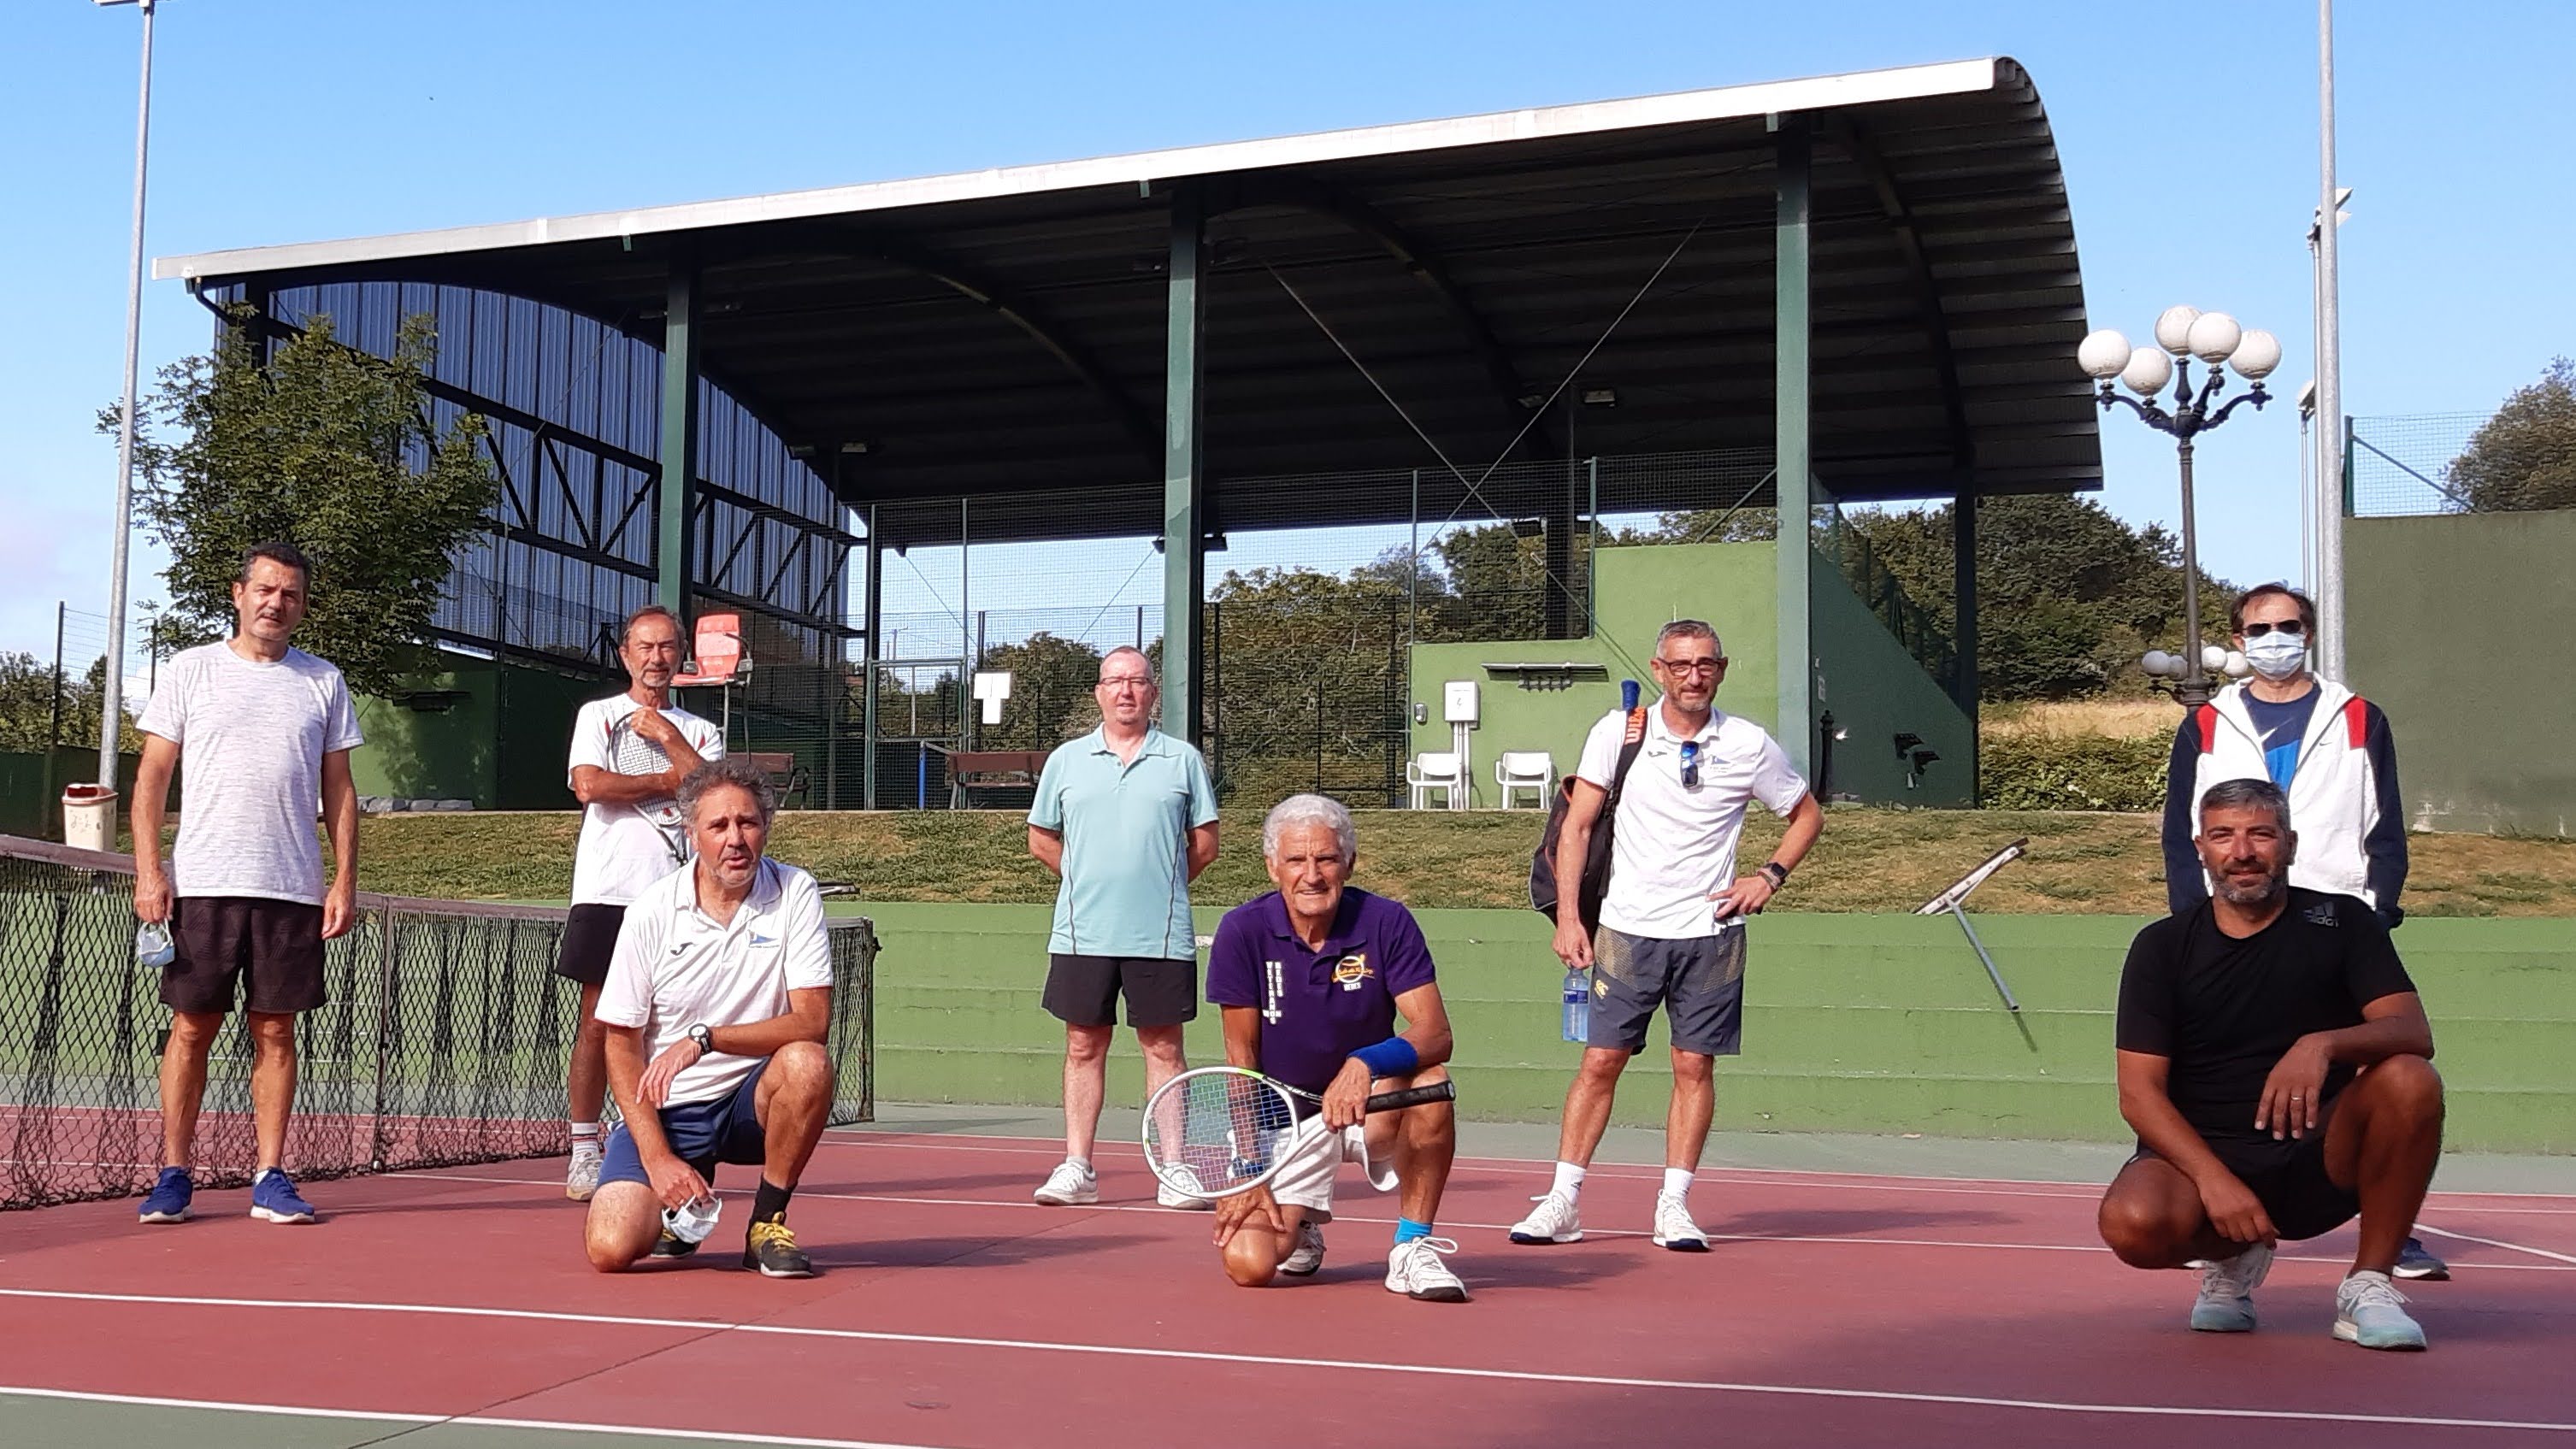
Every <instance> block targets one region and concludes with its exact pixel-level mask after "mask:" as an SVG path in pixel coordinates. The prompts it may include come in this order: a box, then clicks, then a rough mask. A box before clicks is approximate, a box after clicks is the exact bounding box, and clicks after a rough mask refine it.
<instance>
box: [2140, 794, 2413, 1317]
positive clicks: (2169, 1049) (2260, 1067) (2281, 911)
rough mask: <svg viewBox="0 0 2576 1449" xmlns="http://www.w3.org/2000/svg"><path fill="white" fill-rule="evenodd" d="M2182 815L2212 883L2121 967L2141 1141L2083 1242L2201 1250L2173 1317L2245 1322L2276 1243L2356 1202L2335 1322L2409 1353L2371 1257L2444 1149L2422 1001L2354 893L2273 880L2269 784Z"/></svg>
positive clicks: (2282, 832)
mask: <svg viewBox="0 0 2576 1449" xmlns="http://www.w3.org/2000/svg"><path fill="white" fill-rule="evenodd" d="M2200 817H2201V823H2200V834H2199V836H2198V837H2197V838H2196V841H2195V844H2197V846H2198V847H2199V850H2200V858H2201V862H2202V863H2203V864H2204V865H2205V866H2206V867H2207V868H2208V871H2209V877H2210V880H2211V883H2212V885H2213V887H2214V890H2213V893H2212V896H2211V898H2210V899H2209V900H2208V901H2207V902H2204V903H2203V904H2201V905H2200V906H2198V907H2196V908H2194V909H2193V910H2191V911H2188V912H2185V913H2183V914H2181V915H2176V916H2171V917H2168V918H2167V919H2165V920H2161V921H2158V922H2156V923H2155V924H2153V925H2151V926H2149V927H2147V928H2146V929H2145V930H2143V931H2140V932H2139V933H2138V937H2137V940H2136V941H2135V942H2134V943H2132V944H2131V946H2130V948H2129V961H2128V965H2127V966H2126V967H2124V968H2123V969H2122V971H2121V973H2120V1012H2119V1025H2118V1046H2119V1056H2118V1065H2119V1080H2120V1115H2121V1116H2123V1117H2125V1118H2127V1119H2128V1121H2129V1125H2130V1126H2131V1127H2134V1128H2135V1129H2137V1133H2138V1153H2137V1156H2135V1157H2133V1158H2131V1159H2130V1161H2129V1164H2128V1166H2126V1167H2124V1168H2122V1169H2121V1170H2120V1175H2119V1177H2118V1178H2116V1179H2114V1180H2113V1182H2112V1183H2111V1189H2110V1191H2109V1192H2108V1193H2106V1194H2104V1196H2103V1198H2102V1214H2101V1228H2102V1240H2103V1241H2104V1242H2105V1243H2107V1244H2109V1245H2110V1247H2111V1250H2112V1251H2113V1252H2115V1253H2117V1254H2119V1255H2120V1258H2121V1261H2123V1262H2126V1263H2128V1264H2129V1265H2130V1266H2132V1267H2138V1268H2180V1267H2187V1266H2195V1265H2196V1266H2198V1267H2199V1268H2200V1269H2201V1284H2200V1296H2199V1299H2198V1300H2197V1301H2196V1302H2195V1303H2194V1304H2193V1305H2192V1310H2191V1326H2192V1327H2193V1328H2195V1329H2199V1330H2201V1331H2203V1332H2208V1333H2242V1332H2244V1331H2246V1330H2248V1329H2251V1328H2252V1327H2253V1326H2254V1299H2253V1293H2254V1289H2255V1288H2256V1287H2257V1286H2258V1285H2260V1284H2261V1282H2262V1281H2263V1275H2264V1273H2265V1272H2266V1271H2267V1270H2268V1269H2269V1268H2270V1267H2271V1265H2272V1251H2273V1244H2274V1243H2275V1242H2277V1241H2279V1240H2280V1239H2284V1238H2288V1239H2294V1240H2295V1239H2300V1238H2312V1237H2315V1236H2317V1235H2318V1234H2320V1233H2325V1232H2330V1231H2332V1230H2333V1229H2335V1228H2338V1227H2340V1226H2342V1225H2343V1224H2344V1223H2345V1222H2347V1221H2349V1220H2350V1219H2351V1218H2352V1217H2353V1216H2354V1214H2355V1213H2358V1214H2359V1215H2360V1217H2361V1242H2360V1247H2359V1249H2358V1251H2357V1252H2356V1253H2355V1254H2354V1256H2353V1263H2352V1271H2351V1273H2350V1275H2349V1276H2347V1277H2346V1278H2345V1279H2344V1280H2343V1285H2342V1287H2341V1288H2340V1289H2338V1290H2337V1291H2336V1294H2335V1309H2336V1313H2335V1326H2334V1332H2335V1336H2336V1337H2337V1338H2340V1339H2344V1340H2346V1341H2347V1342H2352V1343H2358V1344H2360V1345H2362V1346H2363V1347H2365V1348H2422V1347H2423V1346H2424V1330H2423V1329H2422V1327H2420V1326H2419V1325H2418V1324H2417V1323H2416V1322H2415V1320H2414V1319H2413V1318H2411V1317H2409V1316H2408V1315H2407V1313H2406V1311H2405V1309H2404V1308H2403V1307H2402V1306H2401V1305H2402V1304H2404V1302H2405V1301H2406V1300H2405V1298H2404V1297H2403V1296H2402V1295H2400V1294H2399V1293H2398V1292H2397V1290H2396V1289H2395V1287H2393V1286H2392V1285H2391V1284H2390V1282H2389V1279H2388V1274H2389V1270H2390V1269H2391V1268H2393V1267H2394V1266H2395V1265H2396V1263H2397V1255H2398V1251H2399V1249H2400V1247H2401V1246H2402V1245H2403V1244H2404V1242H2405V1240H2406V1235H2407V1233H2408V1232H2409V1231H2411V1230H2412V1229H2413V1227H2414V1223H2415V1213H2416V1211H2417V1209H2419V1208H2421V1207H2422V1206H2423V1203H2424V1191H2425V1189H2426V1188H2427V1187H2428V1186H2430V1185H2431V1183H2432V1181H2433V1164H2434V1161H2435V1159H2436V1158H2438V1157H2439V1156H2440V1155H2441V1151H2442V1080H2441V1078H2440V1077H2438V1076H2436V1075H2435V1074H2434V1071H2433V1065H2432V1062H2431V1060H2430V1059H2431V1057H2432V1055H2433V1029H2432V1027H2431V1025H2430V1024H2429V1023H2427V1022H2426V1021H2425V1019H2424V1007H2423V1003H2422V1002H2421V1001H2420V1000H2419V999H2418V998H2417V996H2416V994H2415V984H2414V982H2412V981H2411V980H2409V979H2408V978H2407V975H2406V968H2405V967H2404V966H2402V965H2400V964H2399V963H2398V960H2397V952H2396V950H2395V948H2394V947H2392V946H2391V945H2390V944H2389V940H2388V931H2387V929H2386V928H2385V927H2383V926H2381V925H2380V924H2379V919H2378V917H2377V916H2376V915H2375V914H2374V913H2373V912H2372V911H2371V909H2370V907H2369V906H2368V905H2367V904H2366V903H2364V902H2362V901H2361V900H2359V899H2357V898H2355V897H2351V896H2338V895H2327V894H2325V893H2323V892H2319V891H2309V890H2301V889H2298V888H2296V887H2293V886H2291V885H2290V884H2289V869H2290V862H2291V859H2292V858H2293V857H2294V856H2295V854H2296V853H2297V847H2298V837H2297V836H2296V835H2295V834H2293V833H2292V832H2291V830H2290V805H2289V799H2288V797H2287V796H2286V795H2284V794H2283V793H2282V791H2281V789H2280V787H2279V786H2277V785H2274V784H2273V783H2271V782H2270V781H2268V780H2230V781H2227V782H2225V783H2223V784H2220V785H2216V786H2213V787H2211V788H2210V790H2209V791H2208V793H2206V794H2205V795H2203V796H2202V797H2201V801H2200ZM2363 1068H2367V1069H2368V1070H2367V1071H2363V1070H2361V1069H2363Z"/></svg>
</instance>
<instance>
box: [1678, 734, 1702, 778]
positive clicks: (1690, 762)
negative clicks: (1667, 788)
mask: <svg viewBox="0 0 2576 1449" xmlns="http://www.w3.org/2000/svg"><path fill="white" fill-rule="evenodd" d="M1682 788H1683V789H1685V790H1696V789H1698V788H1699V741H1697V740H1684V741H1682Z"/></svg>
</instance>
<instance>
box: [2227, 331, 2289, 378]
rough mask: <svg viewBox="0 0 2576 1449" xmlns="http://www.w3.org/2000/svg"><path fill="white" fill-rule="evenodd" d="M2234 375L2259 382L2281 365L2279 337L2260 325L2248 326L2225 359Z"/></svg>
mask: <svg viewBox="0 0 2576 1449" xmlns="http://www.w3.org/2000/svg"><path fill="white" fill-rule="evenodd" d="M2227 365H2228V366H2230V367H2232V368H2234V369H2236V375H2237V376H2238V377H2241V378H2244V379H2245V380H2246V381H2248V382H2261V381H2262V380H2263V379H2265V378H2267V377H2270V376H2271V375H2272V369H2274V368H2276V367H2279V366H2280V365H2281V339H2280V338H2278V337H2275V336H2273V335H2272V334H2271V333H2269V332H2266V331H2264V330H2263V329H2262V328H2260V327H2253V328H2248V329H2247V330H2246V333H2245V335H2244V337H2242V338H2240V339H2239V340H2238V341H2237V343H2236V351H2235V352H2234V353H2233V354H2231V355H2230V356H2229V357H2228V359H2227Z"/></svg>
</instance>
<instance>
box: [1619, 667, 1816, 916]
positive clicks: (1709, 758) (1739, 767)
mask: <svg viewBox="0 0 2576 1449" xmlns="http://www.w3.org/2000/svg"><path fill="white" fill-rule="evenodd" d="M1627 720H1628V717H1627V716H1626V715H1624V714H1621V713H1620V712H1619V711H1617V710H1612V711H1611V712H1610V713H1609V714H1607V715H1604V716H1602V718H1601V722H1600V723H1598V724H1596V725H1594V726H1593V727H1592V733H1591V734H1590V735H1587V736H1586V737H1585V738H1584V741H1583V760H1582V763H1580V764H1578V765H1577V766H1575V773H1576V774H1578V775H1580V776H1581V777H1582V778H1584V779H1586V780H1589V781H1591V782H1592V783H1593V784H1595V785H1598V786H1600V787H1601V788H1602V789H1604V790H1607V789H1609V788H1610V777H1611V775H1612V774H1613V773H1615V772H1616V771H1617V769H1618V766H1619V747H1620V745H1621V743H1622V742H1624V741H1625V740H1626V738H1627V733H1628V731H1627ZM1697 739H1698V743H1699V788H1698V789H1696V790H1694V789H1689V788H1687V787H1685V786H1684V785H1683V784H1682V771H1681V765H1682V759H1681V756H1682V744H1683V741H1682V740H1681V739H1680V738H1679V737H1677V736H1675V735H1674V734H1673V732H1672V727H1671V726H1670V725H1668V724H1666V723H1665V722H1664V702H1663V701H1662V700H1660V699H1658V700H1656V701H1655V702H1654V703H1653V704H1650V705H1648V706H1647V707H1646V742H1645V745H1644V747H1643V748H1641V749H1640V750H1639V751H1638V752H1637V762H1636V763H1635V764H1634V765H1631V766H1630V767H1629V769H1628V783H1627V785H1626V787H1625V788H1624V790H1623V791H1622V792H1621V794H1620V797H1619V811H1618V815H1617V816H1616V817H1615V821H1614V824H1613V826H1612V830H1611V836H1610V889H1609V891H1608V893H1607V894H1606V895H1605V896H1604V897H1603V898H1602V901H1601V924H1603V925H1605V926H1608V927H1610V928H1611V929H1612V930H1616V931H1624V932H1626V933H1627V934H1629V935H1631V936H1651V937H1654V938H1656V939H1658V940H1666V941H1680V940H1689V939H1692V938H1695V937H1701V936H1714V935H1716V934H1718V932H1719V929H1720V928H1719V926H1718V924H1717V920H1716V913H1715V912H1714V911H1713V910H1711V909H1710V907H1709V903H1708V898H1709V897H1710V896H1711V895H1713V894H1715V893H1716V892H1718V891H1719V890H1722V889H1724V888H1725V887H1726V886H1728V885H1730V884H1732V883H1733V882H1734V880H1735V844H1736V840H1737V838H1738V837H1740V836H1742V835H1743V833H1744V807H1745V806H1746V805H1747V804H1749V803H1751V802H1752V801H1755V800H1759V801H1761V802H1762V803H1763V804H1764V805H1765V806H1767V807H1768V808H1769V809H1770V811H1771V813H1772V814H1774V815H1786V814H1788V813H1789V812H1790V811H1791V810H1794V809H1796V808H1797V805H1798V801H1799V799H1800V798H1801V797H1803V796H1804V795H1805V794H1806V793H1807V782H1806V781H1805V780H1803V779H1801V778H1799V775H1798V772H1797V770H1796V769H1794V768H1793V767H1791V765H1790V764H1789V755H1788V752H1787V751H1785V750H1783V749H1781V748H1780V745H1779V742H1778V741H1776V740H1774V739H1772V738H1771V736H1770V735H1769V733H1767V732H1766V731H1764V729H1763V728H1762V726H1760V725H1758V724H1755V723H1753V722H1752V721H1751V720H1748V719H1744V718H1742V717H1741V716H1738V715H1731V714H1728V713H1727V712H1726V711H1724V710H1720V709H1712V710H1710V711H1709V715H1708V725H1707V727H1706V728H1704V729H1702V730H1701V731H1700V732H1699V734H1698V736H1697Z"/></svg>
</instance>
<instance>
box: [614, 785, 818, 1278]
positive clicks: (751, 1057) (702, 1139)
mask: <svg viewBox="0 0 2576 1449" xmlns="http://www.w3.org/2000/svg"><path fill="white" fill-rule="evenodd" d="M679 800H680V809H681V810H682V812H683V813H684V815H685V817H686V819H687V821H688V826H689V837H690V841H691V843H692V844H693V845H695V846H696V847H697V849H696V855H697V859H696V861H695V862H694V863H693V864H690V865H686V866H682V867H681V868H680V869H678V870H675V871H673V872H672V873H671V874H669V875H667V876H664V877H663V878H662V879H661V880H659V881H656V882H654V883H653V884H652V885H651V886H649V887H647V888H646V889H645V891H644V893H643V894H642V895H640V896H637V897H636V898H635V901H634V903H633V904H632V905H630V906H628V907H627V910H626V919H625V922H624V924H623V925H621V926H620V927H619V929H618V933H617V950H616V953H615V955H613V956H612V957H611V958H610V960H609V965H608V980H607V982H606V984H605V985H603V986H602V987H601V988H600V993H599V1012H598V1019H599V1020H600V1021H601V1022H602V1023H604V1024H605V1025H606V1026H607V1028H608V1053H607V1055H608V1086H609V1090H610V1091H612V1092H614V1093H615V1094H616V1096H617V1110H618V1112H619V1113H620V1114H621V1115H622V1116H624V1118H625V1119H626V1120H625V1121H624V1122H623V1123H622V1124H620V1125H619V1127H618V1128H617V1130H616V1131H615V1132H612V1133H610V1134H609V1138H608V1145H607V1149H606V1151H605V1153H604V1154H603V1160H602V1162H601V1164H600V1172H599V1191H598V1193H597V1194H596V1195H595V1196H593V1197H592V1198H591V1200H590V1220H589V1226H588V1230H587V1231H588V1240H589V1248H590V1261H591V1264H592V1266H594V1267H596V1268H598V1269H599V1270H600V1271H602V1272H608V1273H613V1272H616V1271H617V1270H619V1269H621V1268H627V1267H631V1266H633V1264H634V1263H635V1261H636V1260H637V1259H639V1258H642V1257H644V1256H645V1255H646V1254H647V1253H648V1252H649V1253H650V1254H651V1255H652V1256H654V1257H657V1258H685V1257H687V1256H688V1255H689V1254H691V1253H693V1252H696V1251H697V1244H696V1243H693V1242H688V1241H685V1240H683V1239H681V1238H679V1237H677V1236H675V1235H674V1234H672V1233H671V1232H670V1231H669V1230H667V1229H665V1228H663V1227H662V1225H661V1213H662V1209H664V1208H666V1207H669V1208H678V1207H683V1206H685V1205H687V1204H689V1203H691V1202H696V1201H699V1200H702V1199H704V1200H712V1199H713V1198H714V1196H715V1191H714V1187H715V1173H716V1164H717V1163H719V1162H732V1163H739V1164H742V1165H745V1166H749V1165H754V1164H757V1165H758V1166H759V1168H760V1191H759V1194H758V1195H757V1196H756V1197H754V1198H753V1199H752V1205H751V1228H750V1232H749V1234H748V1236H747V1238H746V1240H745V1242H744V1246H743V1250H742V1265H743V1266H744V1267H746V1268H757V1269H759V1270H760V1271H761V1272H762V1273H763V1274H764V1275H766V1276H768V1277H772V1278H810V1277H812V1276H813V1275H814V1265H813V1263H812V1262H811V1261H809V1260H808V1259H807V1258H806V1256H805V1254H804V1252H803V1251H802V1250H800V1249H799V1248H798V1247H797V1246H796V1235H795V1234H794V1233H792V1232H790V1231H788V1228H787V1198H788V1194H790V1193H792V1192H794V1191H795V1190H796V1179H797V1178H798V1177H799V1176H800V1175H802V1174H803V1173H804V1171H805V1160H806V1159H807V1158H808V1157H811V1156H812V1155H813V1153H814V1144H815V1143H816V1142H817V1141H819V1140H820V1139H821V1138H822V1135H823V1124H824V1122H825V1121H826V1119H827V1118H828V1117H829V1115H830V1112H831V1107H832V1059H831V1057H830V1056H829V1055H828V1054H827V1053H826V1052H825V1051H824V1048H823V1039H824V1035H825V1032H826V1029H827V1028H828V1027H829V1026H830V1023H831V1020H832V948H831V944H830V942H829V940H828V939H827V938H826V936H825V934H824V929H823V897H822V893H821V892H820V891H818V890H817V889H815V886H814V878H813V877H812V876H810V875H807V874H806V873H805V872H803V871H801V870H798V869H797V868H796V867H794V866H792V865H781V864H779V863H778V862H777V861H774V860H771V859H769V858H768V857H766V856H765V855H763V854H762V853H761V851H762V848H763V847H764V846H765V845H767V844H768V841H769V821H770V817H771V815H772V814H774V813H775V812H776V809H777V800H776V797H775V796H774V795H773V794H772V793H771V791H770V787H769V777H768V776H767V775H766V774H764V773H762V772H761V771H760V770H759V769H757V768H755V767H754V766H752V765H750V764H749V763H747V762H744V761H740V760H711V761H709V762H707V763H706V764H703V765H700V766H698V767H697V768H696V769H694V770H692V771H690V772H689V775H688V778H687V779H686V780H684V781H682V782H681V784H680V794H679Z"/></svg>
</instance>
